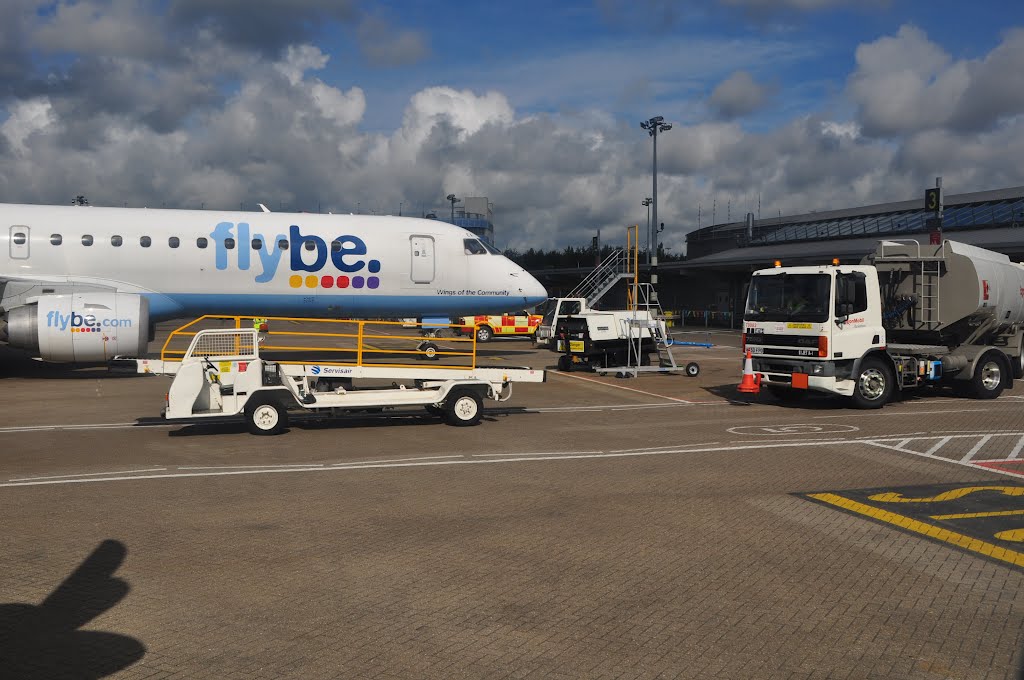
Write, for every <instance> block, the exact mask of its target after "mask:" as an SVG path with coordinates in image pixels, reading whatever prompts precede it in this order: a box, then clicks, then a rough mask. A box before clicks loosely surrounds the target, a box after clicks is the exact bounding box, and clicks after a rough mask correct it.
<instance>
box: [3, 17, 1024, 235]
mask: <svg viewBox="0 0 1024 680" xmlns="http://www.w3.org/2000/svg"><path fill="white" fill-rule="evenodd" d="M940 6H941V7H940ZM655 115H661V116H664V118H665V120H666V121H667V122H671V123H673V125H674V127H673V129H672V130H671V131H670V132H667V133H665V134H664V136H659V140H658V142H659V143H658V152H659V153H658V168H659V182H658V194H659V205H660V208H659V213H660V214H659V218H660V221H664V222H665V224H666V231H665V233H664V235H663V236H664V239H665V243H666V245H668V246H671V247H673V250H674V251H676V252H678V251H679V250H680V249H681V248H682V244H683V237H684V234H685V233H686V232H687V231H690V230H691V229H694V228H696V226H697V220H698V206H699V208H700V212H701V224H702V225H703V226H706V225H707V224H709V223H710V219H711V213H712V209H713V206H714V213H715V217H716V218H717V219H716V221H717V222H724V221H726V219H727V217H731V218H732V219H733V220H738V219H742V216H743V214H744V213H746V212H747V211H748V210H749V211H752V212H755V213H756V212H757V210H758V196H760V201H761V214H762V215H763V216H765V217H767V216H768V215H777V214H778V213H779V212H780V211H781V212H782V214H788V213H795V212H805V211H809V210H826V209H833V208H843V207H851V206H855V205H862V204H867V203H878V202H883V201H888V200H902V199H907V198H914V197H917V196H919V195H921V194H922V193H923V190H924V188H925V187H926V186H931V185H932V184H933V183H934V178H935V177H936V176H937V175H942V176H943V177H944V186H945V187H946V191H947V193H960V192H964V191H976V190H984V189H995V188H1002V187H1009V186H1018V185H1024V5H1022V4H1021V3H1020V2H1019V0H1003V1H997V0H988V1H985V2H974V3H967V2H956V3H938V4H936V3H934V2H923V1H918V0H903V1H901V0H689V1H687V2H681V1H680V2H675V1H673V0H590V1H585V0H563V1H562V2H559V3H552V2H547V1H540V0H517V2H489V1H488V2H484V1H480V2H451V1H449V2H442V1H438V2H429V3H428V2H422V0H386V1H377V2H362V1H360V0H260V1H259V2H253V1H252V0H161V1H155V2H145V1H143V0H81V1H79V2H72V1H59V2H33V1H31V0H3V2H2V3H0V201H4V202H27V203H58V204H65V203H67V202H68V201H69V200H70V199H71V197H72V196H74V195H77V194H85V195H86V196H88V197H89V199H90V200H91V201H92V203H94V204H96V205H125V204H127V205H129V206H143V205H145V206H149V207H151V208H152V207H160V206H164V205H166V206H167V207H175V208H200V207H205V208H207V209H210V208H225V209H237V208H238V207H239V205H240V204H244V205H245V206H246V208H247V209H253V208H254V207H255V204H256V202H263V203H266V204H267V205H268V206H270V207H271V208H273V209H275V210H276V209H277V208H278V207H282V208H283V209H292V210H313V211H315V210H317V209H318V207H319V209H321V210H323V211H325V212H326V211H328V210H333V211H336V212H339V211H343V212H349V211H352V212H356V211H361V212H365V213H370V212H376V213H378V214H380V213H392V214H394V213H397V212H398V210H399V207H400V206H401V208H402V210H403V212H404V213H405V214H417V215H418V214H422V212H424V211H426V210H430V209H438V210H440V209H443V206H445V205H446V204H445V201H444V196H445V195H446V194H448V193H455V194H457V195H458V196H487V197H489V198H490V200H491V201H492V202H493V203H494V208H495V223H496V240H497V242H498V245H499V246H501V247H516V248H521V249H525V248H528V247H531V246H532V247H541V248H552V247H561V246H565V245H569V244H574V245H583V244H586V243H589V241H590V236H591V235H592V234H594V233H595V231H596V230H597V229H601V230H602V236H603V239H604V240H605V241H606V242H608V241H615V240H617V239H620V238H623V237H624V231H623V228H624V225H625V224H627V223H636V222H640V223H645V222H646V219H647V213H646V209H645V208H644V207H643V206H642V205H641V201H642V200H643V198H644V197H645V196H649V195H650V193H651V146H652V145H651V140H650V138H649V137H648V136H647V134H646V133H645V132H644V131H643V130H641V129H640V127H639V123H640V121H641V120H643V119H646V118H649V117H651V116H655Z"/></svg>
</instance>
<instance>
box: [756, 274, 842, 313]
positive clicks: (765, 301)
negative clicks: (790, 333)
mask: <svg viewBox="0 0 1024 680" xmlns="http://www.w3.org/2000/svg"><path fill="white" fill-rule="evenodd" d="M831 289H832V282H831V277H830V276H829V275H828V274H769V275H765V276H755V277H753V278H752V279H751V281H750V292H749V293H748V294H747V309H746V312H745V313H744V315H743V318H744V319H746V320H748V321H810V322H812V323H824V322H825V321H828V310H829V299H830V297H831Z"/></svg>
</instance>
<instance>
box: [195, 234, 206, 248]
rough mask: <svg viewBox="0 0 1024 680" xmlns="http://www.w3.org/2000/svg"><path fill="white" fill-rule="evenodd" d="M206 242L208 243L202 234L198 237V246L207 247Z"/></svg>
mask: <svg viewBox="0 0 1024 680" xmlns="http://www.w3.org/2000/svg"><path fill="white" fill-rule="evenodd" d="M206 244H207V241H206V239H205V238H203V237H202V236H200V237H199V238H197V239H196V248H205V247H206Z"/></svg>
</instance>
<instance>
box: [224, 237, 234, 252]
mask: <svg viewBox="0 0 1024 680" xmlns="http://www.w3.org/2000/svg"><path fill="white" fill-rule="evenodd" d="M224 247H225V248H227V249H228V250H234V249H235V239H233V238H226V239H224Z"/></svg>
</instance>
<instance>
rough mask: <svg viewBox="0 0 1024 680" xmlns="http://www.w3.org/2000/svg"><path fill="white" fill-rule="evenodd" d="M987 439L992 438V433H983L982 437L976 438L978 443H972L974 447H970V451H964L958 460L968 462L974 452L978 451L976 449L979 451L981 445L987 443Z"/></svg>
mask: <svg viewBox="0 0 1024 680" xmlns="http://www.w3.org/2000/svg"><path fill="white" fill-rule="evenodd" d="M989 439H992V435H990V434H987V435H985V436H984V437H982V438H981V439H979V440H978V443H977V444H975V445H974V448H972V449H971V450H970V451H968V452H967V453H966V454H965V455H964V457H963V458H961V459H960V462H961V463H967V462H970V460H971V459H972V458H974V455H975V454H976V453H978V451H981V447H983V446H984V445H985V444H987V443H988V440H989Z"/></svg>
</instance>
